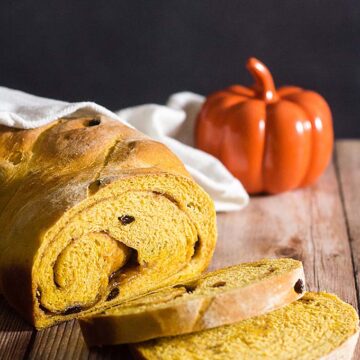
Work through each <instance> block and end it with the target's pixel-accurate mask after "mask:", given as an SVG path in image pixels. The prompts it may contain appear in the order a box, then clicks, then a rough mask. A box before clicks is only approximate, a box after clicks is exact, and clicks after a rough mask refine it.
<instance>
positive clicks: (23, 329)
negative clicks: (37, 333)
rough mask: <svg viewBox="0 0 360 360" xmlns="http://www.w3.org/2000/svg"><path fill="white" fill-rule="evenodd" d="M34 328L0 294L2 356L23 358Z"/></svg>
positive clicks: (0, 346)
mask: <svg viewBox="0 0 360 360" xmlns="http://www.w3.org/2000/svg"><path fill="white" fill-rule="evenodd" d="M33 333H34V330H33V328H32V326H30V325H28V324H27V323H25V321H24V320H22V319H21V318H20V317H19V316H18V315H17V314H16V313H15V312H14V310H12V309H11V308H10V307H9V306H8V305H7V303H6V302H5V299H4V298H3V297H1V296H0V357H1V359H9V360H16V359H23V358H24V357H25V355H26V351H27V347H28V345H29V343H30V342H31V340H32V335H33Z"/></svg>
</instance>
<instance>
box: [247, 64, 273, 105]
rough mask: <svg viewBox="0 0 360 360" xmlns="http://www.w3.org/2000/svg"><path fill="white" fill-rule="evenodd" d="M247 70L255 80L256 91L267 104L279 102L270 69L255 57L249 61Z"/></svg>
mask: <svg viewBox="0 0 360 360" xmlns="http://www.w3.org/2000/svg"><path fill="white" fill-rule="evenodd" d="M246 68H247V69H248V70H249V71H250V73H251V75H252V76H253V77H254V79H255V84H254V89H255V91H256V92H257V94H258V96H259V97H260V98H261V99H263V100H264V101H265V102H267V103H272V102H275V101H277V100H278V96H277V94H276V89H275V85H274V80H273V78H272V76H271V73H270V71H269V69H268V68H267V67H266V66H265V65H264V64H263V63H262V62H261V61H259V60H258V59H256V58H253V57H252V58H250V59H249V60H248V61H247V63H246Z"/></svg>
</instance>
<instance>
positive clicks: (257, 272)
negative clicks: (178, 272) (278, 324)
mask: <svg viewBox="0 0 360 360" xmlns="http://www.w3.org/2000/svg"><path fill="white" fill-rule="evenodd" d="M304 291H305V279H304V273H303V267H302V264H301V262H299V261H296V260H293V259H265V260H260V261H257V262H253V263H244V264H240V265H236V266H232V267H229V268H225V269H221V270H217V271H214V272H210V273H207V274H205V275H203V276H201V277H199V278H197V279H195V280H193V281H191V282H187V283H185V284H178V285H176V286H173V287H168V288H165V289H162V290H160V291H156V292H153V293H151V294H148V295H146V296H143V297H141V298H138V299H136V300H133V301H130V302H127V303H125V304H123V305H119V306H115V307H112V308H110V309H109V310H106V311H103V312H101V313H98V314H90V315H88V316H86V317H83V318H80V319H79V321H80V326H81V329H82V333H83V335H84V338H85V341H86V343H87V344H88V345H90V346H93V345H105V344H107V345H109V344H121V343H134V342H140V341H144V340H149V339H154V338H158V337H162V336H171V335H179V334H186V333H191V332H196V331H200V330H204V329H209V328H214V327H217V326H221V325H224V324H231V323H234V322H237V321H240V320H243V319H247V318H250V317H253V316H257V315H260V314H264V313H266V312H269V311H272V310H275V309H278V308H280V307H282V306H285V305H287V304H289V303H291V302H293V301H295V300H297V299H299V298H300V297H301V296H302V295H303V293H304Z"/></svg>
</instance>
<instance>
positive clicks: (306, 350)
mask: <svg viewBox="0 0 360 360" xmlns="http://www.w3.org/2000/svg"><path fill="white" fill-rule="evenodd" d="M358 322H359V318H358V315H357V313H356V311H355V310H354V308H353V307H352V306H350V305H349V304H346V303H344V302H343V301H341V300H340V299H339V298H338V297H336V296H335V295H331V294H327V293H306V294H305V295H304V296H303V297H302V298H301V299H299V300H298V301H295V302H293V303H291V304H290V305H288V306H285V307H283V308H281V309H278V310H275V311H272V312H270V313H268V314H265V315H261V316H257V317H254V318H251V319H247V320H244V321H241V322H239V323H237V324H233V325H227V326H222V327H218V328H215V329H210V330H206V331H202V332H198V333H195V334H187V335H182V336H177V337H170V338H162V339H156V340H151V341H148V342H145V343H140V344H136V345H133V346H132V349H133V350H134V352H135V354H136V355H138V358H140V359H145V360H155V359H156V360H180V359H181V360H200V359H201V360H202V359H211V360H235V359H236V360H238V359H242V360H247V359H251V360H257V359H277V360H278V359H279V360H285V359H289V360H290V359H297V360H300V359H301V360H313V359H327V360H330V359H332V360H334V359H339V360H340V359H342V360H345V359H351V358H352V355H353V352H354V349H355V347H356V343H357V338H358V334H359V328H358Z"/></svg>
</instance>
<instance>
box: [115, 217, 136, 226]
mask: <svg viewBox="0 0 360 360" xmlns="http://www.w3.org/2000/svg"><path fill="white" fill-rule="evenodd" d="M118 219H119V221H120V222H121V223H122V224H123V225H128V224H131V223H132V222H133V221H135V218H134V217H133V216H131V215H122V216H119V217H118Z"/></svg>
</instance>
